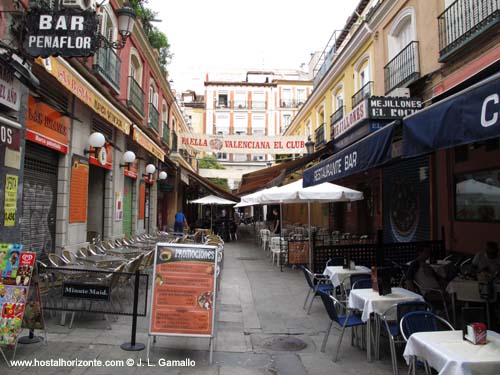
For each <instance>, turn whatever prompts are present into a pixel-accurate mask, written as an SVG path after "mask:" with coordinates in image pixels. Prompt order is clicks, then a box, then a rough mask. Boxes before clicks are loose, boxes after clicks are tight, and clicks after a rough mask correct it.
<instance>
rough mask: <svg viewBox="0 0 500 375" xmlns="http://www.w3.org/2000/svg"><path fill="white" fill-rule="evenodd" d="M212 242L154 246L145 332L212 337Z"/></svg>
mask: <svg viewBox="0 0 500 375" xmlns="http://www.w3.org/2000/svg"><path fill="white" fill-rule="evenodd" d="M216 268H217V249H216V247H215V246H204V245H203V246H202V245H181V244H170V243H159V244H157V246H156V253H155V264H154V275H153V293H152V299H151V322H150V327H149V334H150V335H153V336H156V335H182V336H202V337H203V336H204V337H212V336H213V333H214V320H215V319H214V318H215V314H214V311H215V302H216V276H215V275H216Z"/></svg>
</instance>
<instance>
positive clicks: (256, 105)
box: [251, 100, 267, 109]
mask: <svg viewBox="0 0 500 375" xmlns="http://www.w3.org/2000/svg"><path fill="white" fill-rule="evenodd" d="M251 106H252V109H266V108H267V104H266V102H261V101H253V100H252V101H251Z"/></svg>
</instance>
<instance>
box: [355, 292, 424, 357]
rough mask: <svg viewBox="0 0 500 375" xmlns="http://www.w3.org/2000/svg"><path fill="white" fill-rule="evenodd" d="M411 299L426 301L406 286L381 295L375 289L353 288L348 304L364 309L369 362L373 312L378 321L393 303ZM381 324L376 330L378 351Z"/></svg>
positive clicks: (363, 315) (362, 317) (362, 318)
mask: <svg viewBox="0 0 500 375" xmlns="http://www.w3.org/2000/svg"><path fill="white" fill-rule="evenodd" d="M410 301H422V302H423V301H424V297H422V296H421V295H420V294H417V293H414V292H411V291H409V290H407V289H404V288H392V293H390V294H386V295H385V296H381V295H379V293H378V292H376V291H374V290H373V289H352V290H351V292H350V293H349V299H348V301H347V306H348V307H349V308H351V309H357V310H361V311H363V312H362V314H361V320H362V321H363V322H366V331H367V335H366V336H367V340H366V353H367V359H368V362H371V356H372V353H371V319H370V315H371V314H372V313H373V314H374V316H375V318H376V319H377V321H378V317H379V316H380V315H382V314H383V313H384V312H385V311H386V310H387V309H388V308H390V307H391V306H392V305H395V304H397V303H401V302H410ZM379 330H380V327H379V325H378V324H377V332H376V348H377V352H378V340H379V337H380V332H378V331H379Z"/></svg>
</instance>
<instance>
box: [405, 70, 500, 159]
mask: <svg viewBox="0 0 500 375" xmlns="http://www.w3.org/2000/svg"><path fill="white" fill-rule="evenodd" d="M494 137H500V73H497V74H495V75H494V76H492V77H490V78H488V79H486V80H484V81H482V82H479V83H478V84H476V85H474V86H471V87H469V88H468V89H466V90H464V91H462V92H459V93H457V94H455V95H453V96H451V97H449V98H447V99H445V100H443V101H441V102H438V103H436V104H433V105H431V106H430V107H427V108H425V109H423V110H422V111H420V112H417V113H415V114H414V115H411V116H408V117H406V118H405V119H404V120H403V156H404V157H411V156H417V155H422V154H426V153H429V152H432V151H435V150H437V149H440V148H448V147H454V146H459V145H464V144H468V143H473V142H478V141H482V140H486V139H489V138H494Z"/></svg>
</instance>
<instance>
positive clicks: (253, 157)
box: [252, 155, 266, 161]
mask: <svg viewBox="0 0 500 375" xmlns="http://www.w3.org/2000/svg"><path fill="white" fill-rule="evenodd" d="M265 158H266V155H252V160H253V161H264V159H265Z"/></svg>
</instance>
